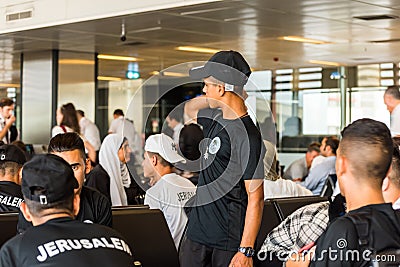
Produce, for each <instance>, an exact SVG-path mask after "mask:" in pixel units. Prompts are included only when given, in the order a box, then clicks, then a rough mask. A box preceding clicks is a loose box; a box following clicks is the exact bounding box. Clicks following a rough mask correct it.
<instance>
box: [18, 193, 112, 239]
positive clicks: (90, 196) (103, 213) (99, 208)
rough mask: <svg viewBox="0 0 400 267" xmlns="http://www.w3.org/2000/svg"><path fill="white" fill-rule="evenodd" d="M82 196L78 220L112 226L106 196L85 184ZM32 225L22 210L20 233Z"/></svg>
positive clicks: (109, 204) (19, 224)
mask: <svg viewBox="0 0 400 267" xmlns="http://www.w3.org/2000/svg"><path fill="white" fill-rule="evenodd" d="M80 197H81V201H80V207H79V213H78V215H77V216H76V220H78V221H81V222H88V223H97V224H102V225H105V226H109V227H112V214H111V203H110V201H109V200H108V199H107V197H106V196H104V195H103V194H102V193H100V192H99V191H97V190H95V189H93V188H90V187H87V186H83V187H82V191H81V195H80ZM30 227H32V224H31V223H30V222H28V221H26V220H25V217H24V215H22V213H21V212H20V213H19V217H18V225H17V230H18V233H23V232H24V231H25V230H27V229H28V228H30Z"/></svg>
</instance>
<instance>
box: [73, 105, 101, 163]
mask: <svg viewBox="0 0 400 267" xmlns="http://www.w3.org/2000/svg"><path fill="white" fill-rule="evenodd" d="M76 116H77V118H78V122H79V127H80V131H81V134H82V135H83V136H84V138H85V139H86V140H87V141H88V142H89V143H90V144H91V145H92V146H93V149H94V151H95V152H96V162H95V163H99V150H100V145H101V139H100V131H99V128H98V127H97V126H96V124H94V122H92V121H91V120H89V119H88V118H86V117H85V112H83V111H82V110H80V109H79V110H77V111H76Z"/></svg>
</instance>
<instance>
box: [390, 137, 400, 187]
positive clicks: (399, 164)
mask: <svg viewBox="0 0 400 267" xmlns="http://www.w3.org/2000/svg"><path fill="white" fill-rule="evenodd" d="M389 178H390V180H391V181H392V183H393V185H394V186H395V187H397V188H398V189H400V137H393V157H392V169H391V171H390V173H389Z"/></svg>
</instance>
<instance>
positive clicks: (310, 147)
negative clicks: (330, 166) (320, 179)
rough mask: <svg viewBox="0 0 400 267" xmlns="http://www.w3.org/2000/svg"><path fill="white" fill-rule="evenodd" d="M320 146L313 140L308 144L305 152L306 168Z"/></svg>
mask: <svg viewBox="0 0 400 267" xmlns="http://www.w3.org/2000/svg"><path fill="white" fill-rule="evenodd" d="M320 147H321V144H320V143H318V142H314V143H311V144H309V145H308V147H307V153H306V162H307V168H310V167H311V163H312V162H313V160H314V158H315V157H317V156H318V155H319V153H320V151H321V150H320Z"/></svg>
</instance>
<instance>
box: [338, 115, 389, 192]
mask: <svg viewBox="0 0 400 267" xmlns="http://www.w3.org/2000/svg"><path fill="white" fill-rule="evenodd" d="M339 149H340V154H341V155H344V156H345V157H346V158H348V160H349V162H351V164H350V165H351V169H352V173H353V175H354V176H355V177H359V178H370V179H373V180H374V181H375V183H376V185H378V186H382V181H383V179H384V178H385V177H386V174H387V172H388V170H389V167H390V164H391V162H392V155H393V141H392V138H391V135H390V130H389V129H388V127H387V126H386V125H385V124H384V123H382V122H379V121H375V120H372V119H360V120H356V121H355V122H353V123H351V124H350V125H348V126H347V127H345V128H344V129H343V131H342V141H341V142H340V148H339Z"/></svg>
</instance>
